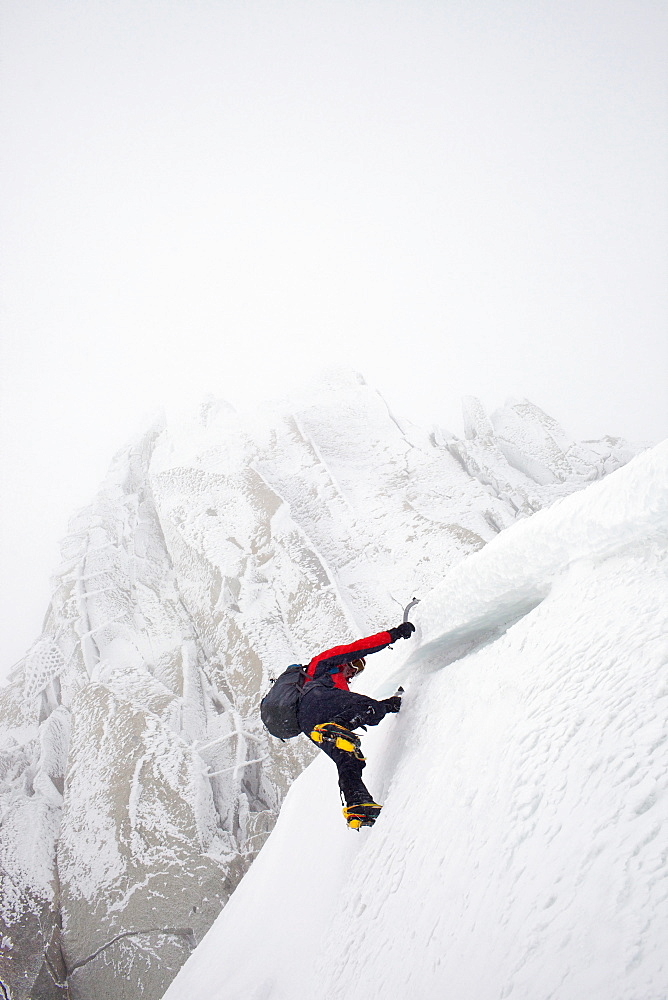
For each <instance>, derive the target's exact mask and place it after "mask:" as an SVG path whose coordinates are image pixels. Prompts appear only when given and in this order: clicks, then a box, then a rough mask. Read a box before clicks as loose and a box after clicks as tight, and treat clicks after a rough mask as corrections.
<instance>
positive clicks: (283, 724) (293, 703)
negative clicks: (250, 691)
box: [260, 663, 306, 740]
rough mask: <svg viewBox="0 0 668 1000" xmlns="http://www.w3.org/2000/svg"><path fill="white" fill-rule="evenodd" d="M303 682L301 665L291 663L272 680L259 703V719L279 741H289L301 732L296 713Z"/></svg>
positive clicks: (303, 673)
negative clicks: (266, 692) (267, 691)
mask: <svg viewBox="0 0 668 1000" xmlns="http://www.w3.org/2000/svg"><path fill="white" fill-rule="evenodd" d="M305 681H306V670H305V669H304V667H303V666H302V665H301V663H293V664H292V665H291V666H289V667H288V669H287V670H284V671H283V673H282V674H281V675H280V677H277V678H276V680H272V682H271V688H270V689H269V693H268V694H266V695H265V696H264V698H263V699H262V701H261V702H260V718H261V719H262V721H263V723H264V725H265V727H266V728H267V729H268V730H269V732H270V733H271V735H272V736H277V737H278V739H279V740H290V739H292V737H293V736H299V734H300V732H301V729H300V728H299V722H298V721H297V711H298V709H299V700H300V698H301V696H302V689H303V687H304V682H305Z"/></svg>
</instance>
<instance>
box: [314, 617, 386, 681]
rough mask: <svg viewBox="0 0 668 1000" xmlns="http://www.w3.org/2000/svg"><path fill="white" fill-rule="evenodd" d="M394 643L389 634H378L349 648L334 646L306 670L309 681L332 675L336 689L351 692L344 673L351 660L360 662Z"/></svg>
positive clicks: (315, 659) (320, 655)
mask: <svg viewBox="0 0 668 1000" xmlns="http://www.w3.org/2000/svg"><path fill="white" fill-rule="evenodd" d="M391 642H392V637H391V636H390V633H389V632H377V633H376V635H369V636H367V637H366V638H365V639H358V640H357V642H351V643H350V644H349V645H348V646H334V647H333V649H326V650H325V652H324V653H318V655H317V656H314V657H313V659H312V660H311V662H310V663H309V665H308V667H307V668H306V674H307V681H306V683H307V684H308V681H309V680H314V679H315V678H318V677H322V676H323V675H325V674H331V675H332V680H333V682H334V687H337V688H339V689H340V690H341V691H348V690H350V689H349V687H348V681H347V680H346V678H345V675H344V673H343V667H344V666H345V665H346V663H350V662H351V660H358V659H359V658H360V657H361V656H370V655H371V653H378V652H380V650H381V649H385V647H386V646H389V645H390V643H391Z"/></svg>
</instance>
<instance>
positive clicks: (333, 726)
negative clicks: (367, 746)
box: [310, 722, 364, 760]
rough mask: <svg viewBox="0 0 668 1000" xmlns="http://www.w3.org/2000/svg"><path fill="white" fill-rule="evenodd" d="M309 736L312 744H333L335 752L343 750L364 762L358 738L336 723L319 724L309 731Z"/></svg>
mask: <svg viewBox="0 0 668 1000" xmlns="http://www.w3.org/2000/svg"><path fill="white" fill-rule="evenodd" d="M310 736H311V739H312V740H313V742H314V743H333V744H334V746H335V747H336V748H337V750H345V751H346V752H347V753H352V754H354V756H355V757H357V759H358V760H364V757H363V756H362V751H361V750H360V746H361V740H360V738H359V736H357V735H356V734H355V733H353V732H351V730H350V729H346V728H345V726H340V725H339V724H338V723H337V722H321V723H320V725H319V726H316V727H315V729H313V730H312V731H311V734H310Z"/></svg>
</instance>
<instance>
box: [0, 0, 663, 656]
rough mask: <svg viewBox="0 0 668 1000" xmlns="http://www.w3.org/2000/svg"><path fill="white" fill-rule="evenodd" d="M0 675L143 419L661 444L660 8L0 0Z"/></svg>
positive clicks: (562, 2) (421, 0)
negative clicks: (368, 405)
mask: <svg viewBox="0 0 668 1000" xmlns="http://www.w3.org/2000/svg"><path fill="white" fill-rule="evenodd" d="M0 15H1V25H0V28H1V30H0V130H1V135H2V142H1V143H0V184H1V190H2V199H1V204H0V267H1V271H2V287H1V310H2V311H1V314H0V321H1V324H2V326H1V336H2V348H1V350H2V353H1V356H0V449H1V451H0V458H1V460H2V472H3V488H2V496H1V503H2V511H1V515H2V516H1V517H0V523H1V524H2V540H1V546H0V555H1V557H2V598H3V600H2V606H3V610H2V615H3V618H2V656H1V657H0V671H1V670H2V669H3V667H6V666H8V665H10V664H11V663H12V662H14V661H15V660H17V659H18V658H19V657H20V656H21V655H22V653H23V652H24V651H25V649H26V648H27V646H28V645H29V644H30V642H31V641H32V640H33V639H34V638H35V637H36V636H37V635H38V634H39V631H40V628H41V620H42V615H43V612H44V610H45V609H46V605H47V603H48V596H49V588H48V575H49V573H50V572H51V571H52V570H53V569H54V568H55V566H56V565H57V562H58V548H57V541H58V539H59V537H61V536H62V535H63V533H64V532H65V529H66V523H67V517H68V515H69V514H70V513H72V512H73V510H75V509H76V508H78V507H80V506H82V505H83V504H85V503H86V502H87V501H88V500H89V499H90V497H91V496H92V495H93V493H94V492H95V490H96V488H97V486H98V484H99V482H100V480H101V479H102V477H103V475H104V473H105V470H106V468H107V466H108V464H109V461H110V459H111V456H112V454H113V453H114V452H115V451H116V450H117V449H118V448H119V447H121V446H122V445H123V444H124V443H125V441H126V440H127V439H128V437H130V436H132V435H133V434H134V433H135V432H136V431H138V430H140V429H141V427H142V426H143V425H144V423H145V422H146V421H147V420H148V419H149V416H150V414H151V413H152V412H153V411H154V410H156V409H157V408H161V407H166V408H167V409H168V411H170V412H178V411H179V410H180V409H182V408H187V407H188V406H191V405H194V404H196V402H197V401H198V400H200V399H202V398H204V397H206V396H207V395H209V394H213V395H214V396H216V397H223V398H226V399H228V400H230V401H231V402H232V403H233V404H235V405H238V406H253V405H254V403H255V402H256V401H257V400H260V399H262V398H266V397H271V396H283V395H286V394H287V395H289V392H290V389H291V387H292V386H294V385H297V384H299V383H300V381H301V380H303V379H310V378H312V377H313V376H314V374H315V373H317V372H318V371H319V370H321V369H322V368H327V367H330V366H342V365H343V366H350V367H353V368H356V369H358V370H359V371H361V372H362V373H363V374H364V376H365V377H366V378H367V380H368V381H369V382H371V383H372V384H374V385H375V386H376V387H377V388H378V389H379V390H380V391H381V392H382V393H383V394H384V395H385V397H386V398H387V400H388V402H389V403H390V405H391V406H392V407H393V409H395V410H397V411H398V412H400V413H402V414H403V415H405V416H407V417H408V418H409V419H413V420H414V421H416V422H419V423H427V424H431V423H438V424H442V425H446V426H448V427H450V428H451V429H452V430H454V431H455V432H456V433H459V432H460V424H459V415H458V414H459V400H460V398H461V397H462V396H463V395H466V394H474V395H478V396H480V397H481V398H482V399H483V402H484V403H485V405H487V406H488V408H490V409H493V408H494V407H495V406H498V405H501V404H502V403H503V402H504V400H505V399H506V397H507V396H522V395H526V396H529V397H530V398H531V399H532V400H533V401H534V402H536V403H538V404H539V405H541V406H542V407H543V408H544V409H546V410H548V412H550V413H551V414H552V415H553V416H555V417H556V418H557V419H559V420H560V421H561V422H562V423H563V424H564V425H565V426H566V427H567V429H569V430H571V431H572V433H573V434H575V435H576V436H578V437H581V438H587V437H596V436H602V435H603V434H606V433H607V434H614V435H622V436H625V437H628V438H631V439H633V440H653V441H657V440H659V439H661V438H663V437H665V436H666V433H667V431H668V412H667V411H668V407H667V405H666V391H665V385H666V370H667V367H668V366H667V363H666V362H667V357H666V355H667V350H666V344H667V338H666V318H667V316H668V302H667V298H668V296H667V286H666V273H667V272H666V265H667V256H668V255H667V245H668V244H667V240H666V235H667V228H668V227H667V218H668V212H667V209H666V192H667V186H666V179H667V172H666V165H667V159H668V158H667V155H666V152H667V148H666V147H667V135H668V130H667V129H666V124H667V122H666V107H667V101H666V52H667V51H668V48H667V44H666V43H667V41H668V37H667V36H668V32H667V31H666V20H667V17H668V13H667V8H666V5H665V4H664V3H662V2H645V0H634V2H618V0H608V2H593V0H579V2H571V0H551V2H549V3H548V2H539V0H535V2H530V0H515V2H513V0H476V2H471V0H452V2H449V0H440V2H436V0H433V2H427V0H411V2H410V3H407V2H394V0H382V2H380V0H378V2H374V0H365V2H362V0H358V2H351V0H328V2H321V0H308V2H298V0H273V2H255V0H219V2H212V0H209V2H203V0H202V2H200V0H153V2H150V0H114V2H111V0H104V2H102V0H67V2H65V0H59V2H56V0H12V2H8V0H0Z"/></svg>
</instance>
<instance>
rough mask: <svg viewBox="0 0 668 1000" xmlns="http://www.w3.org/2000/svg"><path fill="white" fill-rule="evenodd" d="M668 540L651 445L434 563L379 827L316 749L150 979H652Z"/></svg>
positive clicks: (667, 501) (290, 984)
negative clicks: (211, 910)
mask: <svg viewBox="0 0 668 1000" xmlns="http://www.w3.org/2000/svg"><path fill="white" fill-rule="evenodd" d="M667 557H668V442H665V443H664V444H663V445H661V446H659V447H657V448H655V449H653V450H652V451H649V452H646V453H645V454H644V455H641V456H639V457H638V458H636V459H635V460H634V461H633V462H631V463H630V464H629V465H628V466H627V467H626V468H624V469H622V470H620V471H619V472H616V473H615V474H614V475H613V476H611V477H610V478H609V479H606V480H605V482H603V483H598V484H595V485H592V486H591V487H590V488H589V489H588V490H587V491H585V492H584V493H579V494H577V495H576V496H571V497H569V498H568V499H566V500H564V501H562V502H561V503H560V504H555V505H554V506H553V507H552V508H551V509H550V510H546V511H542V512H540V513H538V514H536V516H535V517H533V518H531V519H530V520H528V521H524V522H522V523H518V524H516V525H514V526H513V527H511V528H509V529H508V531H507V532H505V533H504V534H503V535H501V536H499V537H498V538H496V539H495V540H494V541H492V542H491V543H490V544H489V546H487V547H486V548H485V549H483V550H481V551H480V552H477V553H475V554H473V555H472V556H470V557H469V558H468V559H467V560H465V561H463V562H460V563H459V564H458V565H457V566H455V567H452V568H451V569H450V570H449V571H447V572H446V573H445V574H444V579H443V581H442V582H441V583H440V585H438V586H437V587H435V588H434V589H433V590H432V591H431V592H430V593H429V594H428V595H427V596H426V597H425V599H424V600H423V601H422V603H421V604H420V605H419V606H418V608H417V609H416V610H415V614H414V619H415V621H416V623H417V624H418V626H419V628H418V633H417V636H416V637H415V638H414V639H412V640H411V641H410V643H402V644H401V652H402V654H403V657H402V658H403V663H402V664H401V665H400V668H399V670H398V672H397V676H399V677H401V679H402V680H403V683H404V684H405V685H406V689H407V693H406V696H405V699H404V706H403V708H402V711H401V713H400V715H399V716H392V717H391V718H390V719H389V720H385V721H384V722H383V724H382V726H381V727H379V729H378V730H377V731H374V730H370V731H369V732H368V734H367V735H366V736H365V737H364V739H363V745H364V750H365V753H366V754H367V758H368V761H369V767H368V771H369V772H370V773H369V777H368V782H369V785H370V787H371V789H372V790H373V791H374V793H375V796H376V797H377V799H378V800H379V801H381V802H383V803H384V808H383V811H382V813H381V815H380V817H379V819H378V821H377V822H376V824H375V826H374V827H373V828H372V829H367V830H362V831H359V832H357V833H355V832H351V831H349V830H347V829H346V828H345V825H344V823H343V820H342V818H341V814H340V804H339V802H338V796H337V789H336V777H335V772H334V768H333V767H332V765H331V762H330V761H329V760H327V759H326V758H325V757H324V756H323V757H322V758H321V759H318V760H316V761H314V762H313V764H312V765H311V766H310V767H309V768H308V769H307V770H306V772H305V773H304V774H302V775H301V776H300V778H299V779H298V780H297V781H296V782H295V783H294V785H293V787H292V789H291V791H290V793H289V795H288V797H287V799H286V801H285V803H284V806H283V810H282V812H281V815H280V818H279V821H278V824H277V826H276V828H275V830H274V832H273V833H272V835H271V837H270V838H269V840H268V842H267V844H266V845H265V848H264V850H263V851H262V853H261V854H260V856H259V858H258V859H257V861H256V862H255V863H254V865H253V866H252V868H251V870H250V871H249V873H248V874H247V875H246V877H245V878H244V879H243V880H242V882H241V884H240V886H239V888H238V889H237V890H236V892H235V894H234V896H233V897H232V899H231V901H230V903H229V905H228V906H227V907H226V908H225V910H224V911H223V912H222V914H221V916H220V917H219V918H218V920H217V922H216V923H215V924H214V926H213V927H212V928H211V930H210V931H209V933H208V935H207V936H206V937H205V939H204V941H203V942H202V944H201V945H200V946H199V948H198V949H197V950H196V951H195V953H194V954H193V955H192V956H191V958H190V959H189V960H188V962H187V963H186V965H185V966H184V968H183V969H182V970H181V972H180V973H179V975H178V976H177V978H176V980H175V981H174V983H173V984H172V986H171V987H170V989H169V990H168V991H167V993H166V994H165V998H164V1000H177V998H180V997H184V996H187V997H189V998H190V1000H260V998H262V1000H292V998H294V997H311V996H313V997H315V996H318V997H328V998H331V1000H344V998H345V1000H405V998H406V997H439V998H447V1000H449V998H453V1000H454V998H456V1000H502V998H505V997H514V998H517V1000H583V998H584V997H586V998H587V1000H665V998H666V996H668V955H667V952H666V935H667V933H668V893H667V892H666V877H667V876H668V858H667V856H666V843H667V834H668V733H667V731H666V705H667V703H668V674H667V672H666V668H667V667H668V558H667ZM409 645H412V646H413V650H412V651H409V650H408V649H407V647H408V646H409ZM383 656H384V654H378V657H375V658H374V659H378V658H381V657H383ZM389 670H392V664H391V662H390V658H389V657H385V663H384V672H385V673H387V671H389ZM382 673H383V671H381V676H382ZM365 676H366V675H365ZM360 684H361V679H360Z"/></svg>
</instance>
